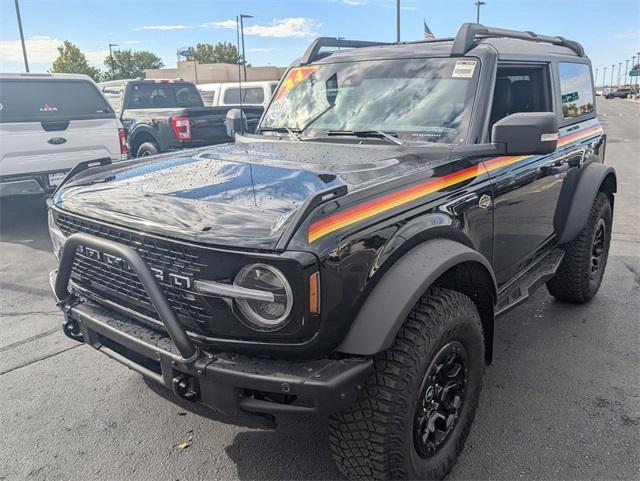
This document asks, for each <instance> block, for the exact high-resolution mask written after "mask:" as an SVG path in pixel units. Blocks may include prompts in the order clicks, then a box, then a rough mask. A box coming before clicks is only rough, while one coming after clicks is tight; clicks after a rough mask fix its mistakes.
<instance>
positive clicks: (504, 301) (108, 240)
mask: <svg viewBox="0 0 640 481" xmlns="http://www.w3.org/2000/svg"><path fill="white" fill-rule="evenodd" d="M238 114H239V112H238V111H237V110H236V111H233V112H229V115H228V117H229V120H230V122H229V124H228V127H229V134H234V131H239V135H236V136H235V143H227V144H224V145H219V146H215V147H207V148H203V149H198V150H195V151H189V152H181V153H174V154H167V155H164V156H158V157H154V158H150V159H136V160H131V161H128V162H124V163H119V164H116V165H113V166H104V167H94V168H91V169H88V170H85V171H81V172H79V173H77V174H76V175H75V176H70V179H69V180H67V182H66V183H64V184H63V185H62V187H61V188H60V190H59V191H58V192H57V193H55V194H54V196H53V198H52V199H51V201H50V215H49V221H50V232H51V238H52V240H53V245H54V252H55V254H56V256H58V258H59V259H60V266H59V269H58V271H57V273H52V276H51V280H52V285H53V290H54V293H55V297H56V299H57V303H58V306H59V307H60V308H61V309H62V310H63V311H64V313H65V321H64V325H63V330H64V332H65V334H66V335H67V336H69V337H70V338H72V339H75V340H77V341H79V342H84V343H86V344H88V345H90V346H92V347H94V348H95V349H97V350H99V351H100V352H102V353H104V354H106V355H108V356H110V357H112V358H114V359H116V360H117V361H119V362H121V363H124V364H125V365H127V366H129V367H130V368H131V369H134V370H136V371H137V372H139V373H141V374H143V375H144V376H146V377H147V378H149V379H151V380H153V381H155V382H158V383H161V384H163V385H165V386H167V387H169V388H171V389H173V391H174V392H175V394H176V395H178V396H180V397H181V398H183V399H187V400H190V401H194V402H200V403H202V404H204V405H207V406H210V407H213V408H216V409H218V410H221V411H224V412H229V413H236V414H237V413H245V414H254V415H255V414H257V415H261V416H274V415H276V416H280V415H285V414H289V415H293V414H315V415H320V414H322V413H328V414H330V421H329V423H330V424H329V440H330V443H331V451H332V454H333V457H334V459H335V461H336V463H337V465H338V467H339V468H340V470H341V471H342V473H344V474H345V475H346V476H348V477H350V478H353V479H363V480H364V479H377V480H387V479H440V478H442V477H444V476H445V475H446V474H447V473H448V472H449V471H450V470H451V468H452V466H453V464H454V462H455V460H456V458H457V456H458V454H459V453H460V452H461V450H462V448H463V446H464V442H465V439H466V437H467V435H468V434H469V431H470V429H471V425H472V422H473V418H474V415H475V412H476V408H477V406H478V403H479V402H480V390H481V386H482V377H483V371H484V368H485V365H486V364H489V363H490V362H491V359H492V351H493V349H494V331H498V330H499V329H500V324H499V323H498V321H497V319H498V318H499V316H501V315H503V314H504V313H506V312H508V311H510V310H511V309H514V308H515V307H517V306H518V305H520V304H521V303H522V302H524V301H526V300H527V298H529V296H530V295H531V293H532V292H533V291H534V290H536V289H537V288H539V287H541V286H544V285H546V287H547V290H548V291H549V293H550V294H551V295H552V296H553V297H555V298H556V299H557V300H558V301H561V302H567V303H574V304H580V303H585V302H588V301H590V300H591V299H593V298H594V296H596V293H597V292H598V288H599V287H600V283H601V281H602V276H603V273H604V270H605V267H606V264H607V256H608V250H609V244H610V240H611V226H612V219H613V206H614V197H615V192H616V188H617V187H616V186H617V180H616V174H615V171H614V170H613V168H612V167H610V166H608V165H606V164H605V163H604V156H605V146H606V135H605V134H604V132H603V129H602V126H601V125H600V123H599V121H598V118H597V115H596V105H595V102H594V92H593V77H592V75H591V62H590V60H589V58H588V57H587V56H586V55H585V52H584V50H583V48H582V46H581V45H580V44H579V43H577V42H575V41H571V40H567V39H565V38H563V37H555V36H554V37H550V36H545V35H537V34H534V33H532V32H518V31H511V30H503V29H497V28H488V27H484V26H482V25H479V24H465V25H463V26H462V28H461V29H460V31H459V33H458V35H457V36H456V38H455V39H454V38H449V39H438V40H434V41H421V42H415V43H396V44H383V43H373V42H361V41H349V40H344V39H336V38H321V39H318V40H316V41H315V42H314V43H313V44H312V45H311V46H310V47H309V49H308V50H307V52H306V53H305V55H304V56H303V57H302V58H301V59H299V60H298V61H297V62H295V63H294V65H292V66H291V68H290V69H289V71H288V72H287V73H286V74H285V76H284V79H283V81H282V82H281V84H280V86H279V88H278V90H277V91H276V92H275V94H274V97H273V99H272V100H271V104H270V105H269V107H268V108H267V111H266V112H265V114H264V116H263V117H262V120H261V121H260V125H259V126H258V129H257V131H256V133H255V134H246V133H243V131H244V130H246V129H245V128H244V126H243V124H244V122H243V121H242V117H238ZM234 119H238V121H237V122H236V121H235V120H234ZM567 308H568V307H567ZM576 312H577V313H579V312H580V311H579V310H577V311H576ZM577 315H579V314H577ZM559 332H560V331H559ZM523 342H524V341H523ZM501 355H502V356H508V353H501ZM559 356H560V354H559ZM544 374H545V373H540V387H539V388H540V389H548V383H547V382H546V380H545V378H544ZM494 377H495V374H494ZM80 387H81V386H78V388H80ZM523 394H524V395H526V393H523ZM517 422H518V420H514V423H517ZM211 436H215V433H211Z"/></svg>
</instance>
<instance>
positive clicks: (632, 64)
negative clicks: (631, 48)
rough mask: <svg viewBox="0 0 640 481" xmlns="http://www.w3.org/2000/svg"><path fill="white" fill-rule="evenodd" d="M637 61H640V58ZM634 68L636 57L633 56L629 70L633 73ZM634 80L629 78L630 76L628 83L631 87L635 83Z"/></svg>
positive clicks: (634, 78)
mask: <svg viewBox="0 0 640 481" xmlns="http://www.w3.org/2000/svg"><path fill="white" fill-rule="evenodd" d="M638 60H640V58H639V59H638ZM635 67H636V56H635V55H633V56H632V57H631V70H633V71H635ZM635 80H636V77H631V76H630V78H629V83H630V84H631V85H633V84H634V83H636V82H635Z"/></svg>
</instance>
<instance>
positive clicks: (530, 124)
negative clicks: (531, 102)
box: [491, 112, 558, 155]
mask: <svg viewBox="0 0 640 481" xmlns="http://www.w3.org/2000/svg"><path fill="white" fill-rule="evenodd" d="M491 141H492V142H493V143H497V144H504V145H505V154H506V155H544V154H551V153H553V152H555V150H556V147H557V145H558V118H557V117H556V114H554V113H552V112H519V113H516V114H511V115H507V116H506V117H505V118H503V119H500V120H498V121H497V122H496V123H495V124H493V129H492V130H491Z"/></svg>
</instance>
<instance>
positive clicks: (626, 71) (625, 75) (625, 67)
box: [624, 59, 629, 85]
mask: <svg viewBox="0 0 640 481" xmlns="http://www.w3.org/2000/svg"><path fill="white" fill-rule="evenodd" d="M628 75H629V59H627V60H626V65H625V66H624V84H625V85H627V78H628Z"/></svg>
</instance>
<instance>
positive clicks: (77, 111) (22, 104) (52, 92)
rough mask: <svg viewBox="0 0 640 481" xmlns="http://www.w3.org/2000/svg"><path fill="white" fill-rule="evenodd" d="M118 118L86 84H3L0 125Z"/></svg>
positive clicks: (27, 81) (47, 81)
mask: <svg viewBox="0 0 640 481" xmlns="http://www.w3.org/2000/svg"><path fill="white" fill-rule="evenodd" d="M104 118H115V114H114V112H113V109H112V108H111V107H110V106H109V104H108V103H107V102H106V100H105V99H104V98H103V97H102V95H100V92H98V89H97V88H96V87H95V85H94V84H92V83H91V82H87V81H86V80H57V79H24V80H10V79H6V80H0V122H47V121H68V120H90V119H104Z"/></svg>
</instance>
